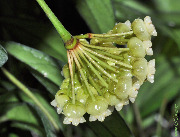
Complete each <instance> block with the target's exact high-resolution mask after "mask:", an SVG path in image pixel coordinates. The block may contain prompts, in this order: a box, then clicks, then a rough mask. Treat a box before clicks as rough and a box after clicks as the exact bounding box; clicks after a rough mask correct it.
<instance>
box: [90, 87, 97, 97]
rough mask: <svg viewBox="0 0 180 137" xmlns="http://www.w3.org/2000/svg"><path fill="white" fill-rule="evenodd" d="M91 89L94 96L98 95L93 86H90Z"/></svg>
mask: <svg viewBox="0 0 180 137" xmlns="http://www.w3.org/2000/svg"><path fill="white" fill-rule="evenodd" d="M89 88H90V90H91V92H92V93H93V94H94V95H98V92H97V90H96V89H95V88H94V87H93V86H91V85H89Z"/></svg>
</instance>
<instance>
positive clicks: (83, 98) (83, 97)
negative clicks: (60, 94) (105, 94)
mask: <svg viewBox="0 0 180 137" xmlns="http://www.w3.org/2000/svg"><path fill="white" fill-rule="evenodd" d="M88 97H89V95H88V94H85V93H84V91H83V89H82V88H79V89H78V90H77V91H76V100H77V101H79V102H81V103H82V104H84V105H85V104H86V100H87V98H88Z"/></svg>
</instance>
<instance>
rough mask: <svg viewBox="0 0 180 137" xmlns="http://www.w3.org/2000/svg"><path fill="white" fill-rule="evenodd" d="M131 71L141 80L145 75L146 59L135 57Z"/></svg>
mask: <svg viewBox="0 0 180 137" xmlns="http://www.w3.org/2000/svg"><path fill="white" fill-rule="evenodd" d="M132 66H133V70H132V73H133V75H134V76H136V77H137V78H138V79H139V80H141V81H142V82H143V81H144V80H145V79H146V75H147V73H148V72H147V60H146V59H145V58H141V59H137V60H135V61H134V62H133V65H132Z"/></svg>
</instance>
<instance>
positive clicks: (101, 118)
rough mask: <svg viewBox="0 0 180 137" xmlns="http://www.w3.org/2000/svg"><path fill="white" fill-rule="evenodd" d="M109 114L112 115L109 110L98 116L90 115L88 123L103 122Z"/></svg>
mask: <svg viewBox="0 0 180 137" xmlns="http://www.w3.org/2000/svg"><path fill="white" fill-rule="evenodd" d="M111 114H112V110H111V109H107V110H106V111H104V112H103V113H102V114H99V115H90V117H89V121H96V120H97V119H98V120H99V121H101V122H102V121H104V119H105V117H107V116H110V115H111Z"/></svg>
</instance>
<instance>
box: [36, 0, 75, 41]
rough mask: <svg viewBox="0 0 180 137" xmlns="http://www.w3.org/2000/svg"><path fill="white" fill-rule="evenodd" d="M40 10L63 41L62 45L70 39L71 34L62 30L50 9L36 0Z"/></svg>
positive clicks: (41, 0)
mask: <svg viewBox="0 0 180 137" xmlns="http://www.w3.org/2000/svg"><path fill="white" fill-rule="evenodd" d="M36 1H37V2H38V3H39V5H40V6H41V8H42V9H43V10H44V12H45V13H46V15H47V16H48V18H49V20H50V21H51V22H52V24H53V25H54V27H55V28H56V30H57V31H58V33H59V34H60V36H61V38H62V39H63V41H64V43H66V42H67V41H69V40H70V39H71V37H72V36H71V34H70V33H69V32H68V31H67V30H66V29H65V28H64V26H63V25H62V24H61V22H60V21H59V20H58V18H57V17H56V16H55V15H54V13H53V12H52V11H51V9H50V8H49V7H48V5H47V4H46V2H45V1H44V0H36Z"/></svg>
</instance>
